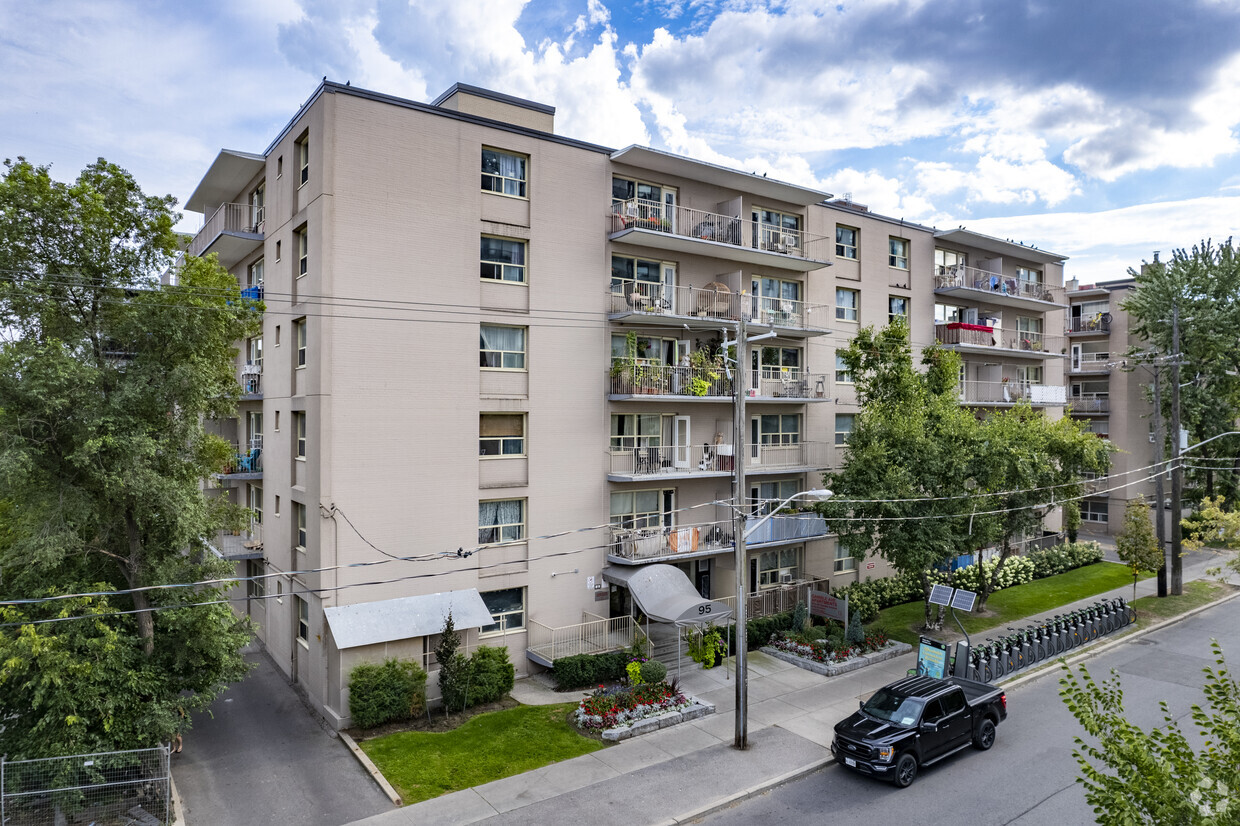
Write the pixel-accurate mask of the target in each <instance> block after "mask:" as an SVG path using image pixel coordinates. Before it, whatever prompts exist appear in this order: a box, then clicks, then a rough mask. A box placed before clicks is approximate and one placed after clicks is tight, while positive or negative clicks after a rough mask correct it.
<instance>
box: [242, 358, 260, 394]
mask: <svg viewBox="0 0 1240 826" xmlns="http://www.w3.org/2000/svg"><path fill="white" fill-rule="evenodd" d="M241 395H242V396H251V397H256V398H257V397H261V396H262V395H263V363H262V362H261V361H259V362H258V363H257V364H256V363H254V362H246V363H245V364H243V365H242V366H241Z"/></svg>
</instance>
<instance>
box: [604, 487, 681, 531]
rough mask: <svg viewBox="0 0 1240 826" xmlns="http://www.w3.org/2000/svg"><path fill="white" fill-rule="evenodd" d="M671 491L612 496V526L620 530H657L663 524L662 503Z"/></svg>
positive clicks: (649, 491) (647, 491) (634, 491)
mask: <svg viewBox="0 0 1240 826" xmlns="http://www.w3.org/2000/svg"><path fill="white" fill-rule="evenodd" d="M668 494H670V491H662V490H626V491H620V492H617V493H613V494H612V495H611V524H612V525H615V526H616V527H619V528H657V527H659V526H660V525H662V524H663V506H662V502H663V499H664V496H665V495H668Z"/></svg>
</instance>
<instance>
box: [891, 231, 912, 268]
mask: <svg viewBox="0 0 1240 826" xmlns="http://www.w3.org/2000/svg"><path fill="white" fill-rule="evenodd" d="M887 266H889V267H895V268H896V269H898V270H907V269H908V241H905V240H904V239H903V238H888V239H887Z"/></svg>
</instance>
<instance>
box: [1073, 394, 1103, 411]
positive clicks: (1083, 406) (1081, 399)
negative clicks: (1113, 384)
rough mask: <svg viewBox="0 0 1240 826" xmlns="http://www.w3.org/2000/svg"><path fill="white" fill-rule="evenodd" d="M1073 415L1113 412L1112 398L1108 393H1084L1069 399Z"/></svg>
mask: <svg viewBox="0 0 1240 826" xmlns="http://www.w3.org/2000/svg"><path fill="white" fill-rule="evenodd" d="M1069 404H1070V405H1071V406H1072V410H1071V412H1072V415H1073V416H1090V415H1097V414H1099V413H1110V412H1111V399H1110V397H1109V396H1108V395H1107V394H1106V393H1082V394H1080V395H1079V396H1073V397H1072V398H1071V400H1069Z"/></svg>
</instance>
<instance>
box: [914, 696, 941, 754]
mask: <svg viewBox="0 0 1240 826" xmlns="http://www.w3.org/2000/svg"><path fill="white" fill-rule="evenodd" d="M947 735H948V731H947V729H946V728H944V726H943V701H942V700H931V701H930V702H928V703H926V710H925V712H923V713H922V715H921V732H920V734H919V735H918V739H919V740H920V742H921V759H922V761H923V762H929V761H931V760H934V759H936V758H937V757H939V755H941V754H943V753H944V752H946V751H947V742H948V741H947Z"/></svg>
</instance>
